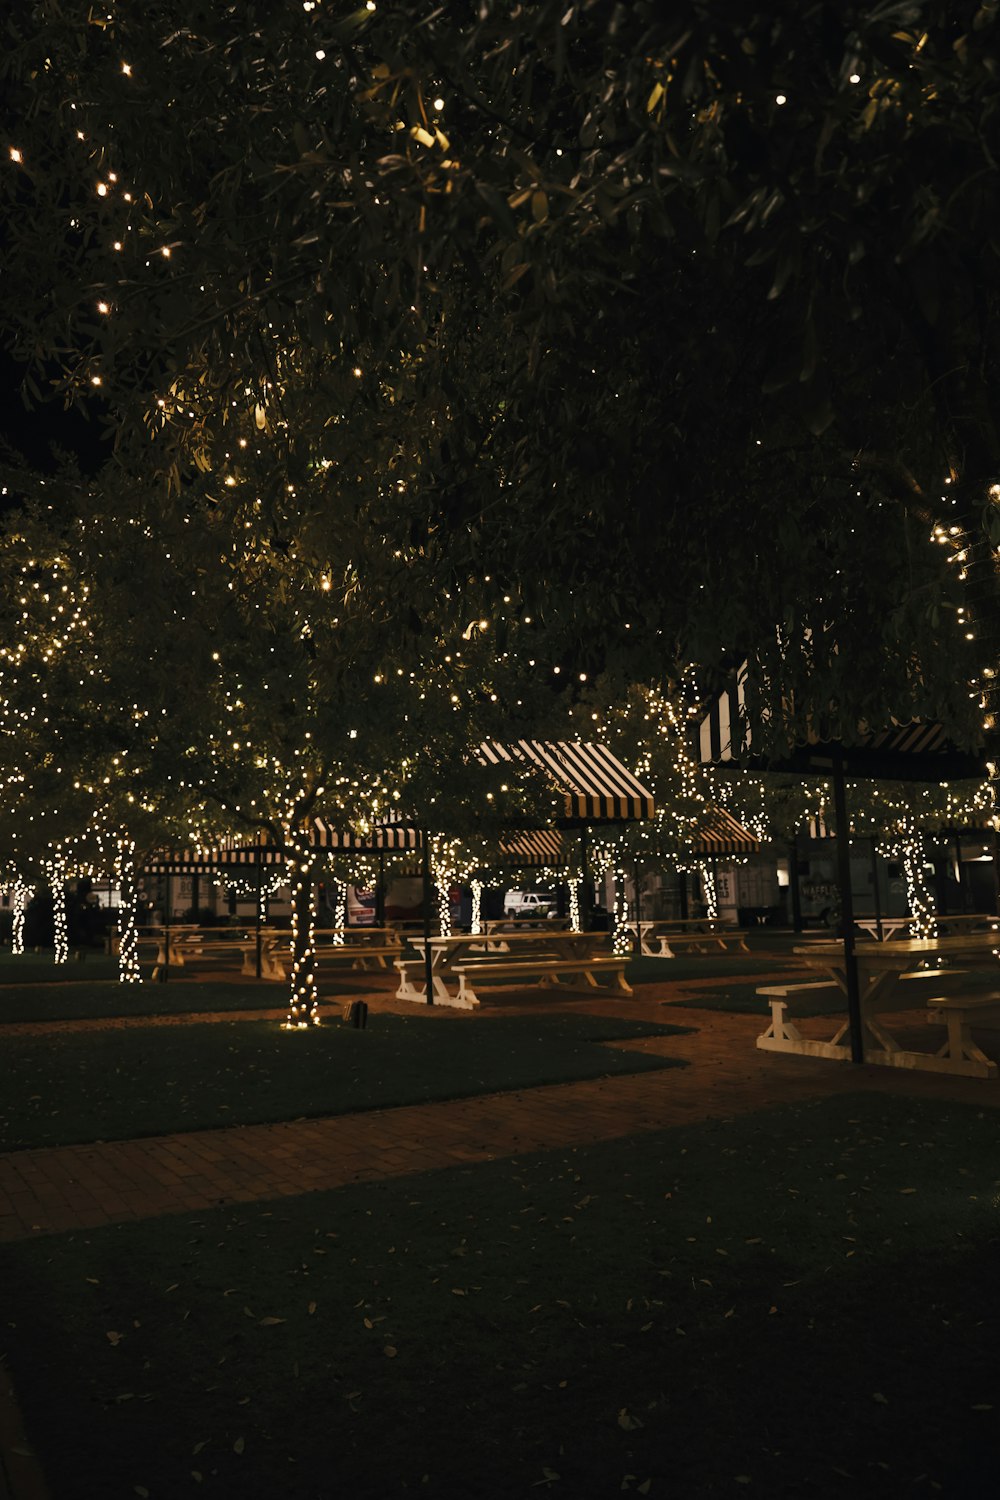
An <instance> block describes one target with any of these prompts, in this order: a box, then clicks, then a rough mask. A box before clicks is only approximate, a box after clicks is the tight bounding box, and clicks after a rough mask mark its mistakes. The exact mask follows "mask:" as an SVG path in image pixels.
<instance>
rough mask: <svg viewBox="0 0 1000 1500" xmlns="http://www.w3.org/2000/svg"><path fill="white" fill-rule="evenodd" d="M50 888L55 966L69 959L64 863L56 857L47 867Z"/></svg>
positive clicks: (59, 856) (60, 857) (58, 856)
mask: <svg viewBox="0 0 1000 1500" xmlns="http://www.w3.org/2000/svg"><path fill="white" fill-rule="evenodd" d="M49 879H50V883H51V886H52V923H53V927H54V929H55V936H54V940H53V957H54V961H55V962H56V963H57V964H64V963H66V962H67V960H68V959H69V929H68V926H67V919H66V861H65V860H64V859H63V857H62V855H61V854H60V855H57V856H56V858H55V859H53V860H52V861H51V863H50V865H49Z"/></svg>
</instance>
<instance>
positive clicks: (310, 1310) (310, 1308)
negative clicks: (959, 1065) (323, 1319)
mask: <svg viewBox="0 0 1000 1500" xmlns="http://www.w3.org/2000/svg"><path fill="white" fill-rule="evenodd" d="M306 1311H307V1312H308V1313H309V1316H310V1317H312V1315H313V1313H314V1312H315V1311H316V1304H315V1302H310V1304H309V1306H308V1308H307V1309H306Z"/></svg>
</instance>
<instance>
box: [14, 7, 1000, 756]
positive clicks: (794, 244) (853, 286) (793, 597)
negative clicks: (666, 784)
mask: <svg viewBox="0 0 1000 1500" xmlns="http://www.w3.org/2000/svg"><path fill="white" fill-rule="evenodd" d="M31 23H32V24H31V25H30V26H29V25H28V24H27V23H24V24H22V25H21V26H19V25H18V24H17V23H16V22H15V23H11V24H10V45H9V47H8V50H7V54H6V57H5V60H4V68H5V70H6V72H5V76H6V79H7V81H8V84H9V86H10V98H11V104H10V106H9V107H10V108H11V109H12V110H13V111H14V118H15V119H16V123H17V126H18V130H17V144H15V145H14V147H13V153H14V156H13V159H12V161H11V163H10V166H9V169H8V173H7V178H6V184H5V190H6V191H7V193H8V195H9V202H10V204H11V207H12V209H14V210H16V212H12V214H11V216H10V217H11V223H12V234H13V236H14V240H13V249H14V252H15V253H14V255H13V256H12V264H13V267H14V275H13V276H12V278H11V279H10V281H9V286H10V292H9V300H8V307H7V318H8V320H10V321H11V322H12V323H13V324H14V332H15V336H16V339H17V343H18V345H19V348H20V351H21V353H22V355H24V356H25V357H27V358H29V359H30V361H31V368H30V370H29V379H32V380H34V381H35V383H36V386H37V387H38V388H39V389H42V385H41V384H40V383H41V382H46V381H49V382H54V383H55V386H56V388H57V390H59V391H60V392H64V393H65V394H66V395H67V396H68V397H69V398H70V399H71V400H74V401H77V402H79V403H81V404H83V405H87V406H90V407H93V405H94V403H95V401H96V402H99V403H100V407H99V410H100V412H101V413H102V414H105V415H106V416H107V417H108V418H109V419H111V420H112V422H113V425H114V427H115V430H116V434H117V461H118V462H119V463H121V464H122V465H123V466H124V467H125V469H126V471H128V472H131V473H133V474H139V473H140V472H141V473H143V474H144V475H147V476H159V477H160V479H161V480H162V481H163V483H164V484H165V485H166V486H167V487H168V488H169V490H170V492H171V494H173V495H176V494H177V493H178V491H179V489H180V486H181V485H182V484H185V483H186V482H187V480H188V478H189V476H190V475H191V474H192V473H194V472H201V473H203V474H204V475H205V476H206V479H207V481H208V482H207V483H206V485H205V490H206V494H207V495H210V496H212V498H216V496H215V490H216V489H217V488H218V487H219V486H222V485H224V484H225V482H226V478H225V477H224V476H226V477H232V478H235V479H236V480H237V485H238V484H239V482H240V481H239V475H238V474H237V473H234V472H233V471H232V469H231V467H227V466H229V465H231V464H232V462H233V460H234V458H235V457H236V448H235V443H236V441H237V437H236V431H237V424H236V422H235V417H238V418H239V419H240V420H241V421H244V422H247V423H250V422H252V423H253V424H254V425H255V426H256V425H257V424H260V430H264V431H267V430H271V431H273V432H275V433H280V434H282V441H283V444H284V448H285V469H286V473H285V475H284V477H283V479H282V480H281V482H280V483H279V482H278V479H277V475H276V474H275V479H274V482H273V484H272V485H271V486H270V487H269V488H268V490H267V492H266V493H265V494H264V495H262V496H260V497H259V498H260V500H261V506H260V515H259V518H258V520H257V521H256V522H255V523H254V524H253V525H251V527H250V529H249V532H248V536H247V540H248V542H250V543H251V544H252V545H253V546H254V548H255V549H256V548H266V547H277V548H279V550H280V548H281V547H282V546H283V545H285V544H286V543H287V537H286V530H287V528H286V526H285V521H286V520H287V516H288V512H289V508H290V505H291V502H289V500H288V499H287V496H288V494H289V491H288V485H289V484H291V485H292V486H293V487H294V486H296V485H297V484H298V482H299V480H300V477H301V475H302V473H303V471H304V469H305V468H307V467H308V464H309V463H310V461H311V459H312V457H313V456H314V455H316V454H317V453H321V452H322V453H324V454H325V456H326V458H327V460H328V462H329V464H330V465H331V468H332V469H333V471H334V477H335V479H336V513H337V515H338V517H343V516H345V515H351V516H353V517H355V518H356V520H357V522H358V525H359V530H360V531H361V532H362V533H363V534H364V535H365V536H366V537H368V538H369V539H370V540H371V539H374V538H378V539H379V540H380V542H381V543H382V545H383V546H384V545H388V547H389V550H390V552H394V551H395V550H396V547H397V545H398V546H399V547H400V548H401V549H403V550H405V548H407V547H410V548H413V549H414V551H415V552H416V553H417V554H418V555H419V556H420V558H421V561H422V564H423V565H424V566H425V567H426V568H427V569H428V571H429V572H430V573H431V574H433V575H435V576H436V577H437V578H438V579H440V580H442V581H443V580H447V581H448V582H450V583H451V584H452V586H453V587H454V588H455V589H459V588H460V589H462V590H464V591H465V597H466V599H467V601H468V602H469V603H470V604H471V605H473V610H472V611H470V614H472V613H476V614H478V613H481V614H482V615H483V616H484V617H486V618H490V619H493V618H494V617H495V616H497V615H499V614H500V613H501V611H500V610H499V608H498V604H499V602H500V601H501V600H502V599H503V597H504V595H509V596H510V597H511V598H512V599H514V600H516V601H517V603H518V605H519V611H518V612H519V613H527V614H530V615H531V616H532V617H533V618H534V619H535V620H536V621H541V622H542V624H543V626H544V629H545V633H546V637H547V639H546V645H545V656H546V657H547V658H548V660H549V661H550V662H553V663H556V664H559V665H561V666H562V667H564V669H568V670H569V671H571V672H575V671H576V670H577V669H580V670H584V671H587V672H589V673H593V672H594V671H595V670H597V669H598V668H599V667H602V666H603V667H605V668H607V669H608V670H619V671H621V672H623V673H626V674H628V675H629V676H631V677H632V678H633V679H636V680H643V679H653V680H655V679H658V678H660V677H662V675H663V674H664V673H665V672H669V671H671V670H673V671H677V670H679V669H680V668H681V667H683V666H684V665H686V664H687V663H689V662H695V663H697V664H698V665H699V666H700V667H701V668H703V669H706V670H708V671H715V672H717V671H718V670H720V668H722V667H723V666H724V665H725V664H726V661H727V659H729V660H731V659H735V660H736V661H739V660H742V659H743V657H744V656H745V655H747V654H749V660H750V663H751V676H750V684H749V685H750V693H751V704H752V707H753V709H754V711H755V716H757V717H760V714H761V712H762V711H763V710H765V709H766V710H768V712H769V717H768V720H767V722H768V723H769V725H770V728H771V730H772V732H773V733H774V735H775V737H776V738H780V737H782V736H785V735H792V734H794V733H796V732H797V731H801V729H802V727H803V726H804V725H805V723H806V722H807V721H810V722H812V723H813V724H816V723H817V722H822V724H823V727H824V728H825V729H826V730H827V731H828V732H829V733H834V734H835V733H839V734H841V735H843V736H845V737H851V736H853V735H854V734H856V733H857V725H858V722H859V720H867V721H869V722H874V721H875V720H877V719H878V718H882V717H884V716H885V715H886V714H887V713H893V714H895V715H897V716H898V717H908V716H909V715H910V714H912V713H917V712H924V713H934V714H935V715H939V716H943V717H944V718H945V719H946V720H947V721H948V723H949V725H950V727H951V728H952V729H953V731H954V732H955V733H956V734H957V735H958V736H959V737H961V738H962V739H963V740H964V741H966V742H975V741H976V740H978V739H979V738H980V731H981V728H982V725H983V724H985V730H984V731H983V732H984V733H985V735H986V736H987V737H989V736H991V735H992V734H993V733H994V731H995V725H994V724H993V722H992V721H993V720H994V719H995V713H994V708H995V705H994V704H993V703H992V698H991V694H992V693H993V691H994V689H993V687H992V686H991V684H992V683H993V682H995V678H993V677H989V676H988V675H987V674H988V673H990V672H994V671H995V665H994V658H995V654H996V629H995V626H996V607H997V606H996V578H995V561H994V553H993V542H994V540H996V537H997V532H996V524H995V523H996V515H997V512H996V507H995V505H994V498H993V495H992V493H991V489H992V475H993V472H994V468H993V463H994V460H993V455H994V453H995V451H996V434H995V432H994V430H993V417H992V414H991V413H992V406H991V392H992V390H993V388H994V387H995V365H996V350H995V338H996V334H995V327H996V317H995V311H996V310H995V307H994V298H995V293H994V290H993V288H994V284H995V281H996V277H995V266H994V256H995V253H996V251H995V247H994V242H993V238H992V234H991V230H990V223H989V214H990V209H991V198H990V193H989V186H988V185H989V175H988V174H989V173H990V172H991V171H992V163H993V160H994V157H995V151H994V135H995V128H996V127H995V120H996V100H997V89H998V87H1000V85H998V83H997V81H996V78H995V76H994V75H995V69H994V67H993V58H994V53H995V43H996V32H997V25H998V22H997V19H996V16H995V14H994V11H993V9H992V7H990V6H988V5H986V6H982V7H981V8H980V7H978V6H977V5H974V4H970V3H967V4H963V5H962V6H959V7H958V8H957V10H956V9H955V8H954V7H953V8H951V9H950V10H949V11H948V12H947V13H946V14H944V15H942V14H941V13H940V10H939V8H937V7H933V6H931V5H930V4H929V3H927V0H897V3H887V4H885V5H881V6H878V7H876V8H875V9H874V10H872V9H871V8H870V7H864V6H860V5H857V4H849V5H846V6H844V5H833V4H832V3H820V4H817V5H815V6H813V7H811V8H808V9H807V10H806V11H805V12H803V11H802V9H801V7H800V6H797V5H795V4H793V3H792V0H783V3H782V4H779V5H778V6H776V7H775V6H768V7H766V8H764V7H750V8H747V7H746V6H745V5H743V4H742V3H737V0H728V3H727V4H723V5H718V4H715V3H713V4H711V5H709V4H707V3H701V4H697V5H693V6H691V7H689V12H688V13H686V15H685V18H684V23H683V25H681V24H680V23H678V22H677V21H676V20H675V19H674V17H673V16H672V14H671V13H669V12H666V13H664V12H661V11H660V9H658V8H656V7H653V6H650V5H648V4H645V3H642V4H636V5H634V6H629V7H602V6H592V5H583V4H572V3H571V4H569V5H568V6H567V5H566V4H565V3H561V4H559V5H556V4H555V3H552V0H540V3H539V4H537V5H535V6H532V7H530V8H528V7H523V8H521V9H520V10H519V11H517V12H516V13H515V14H513V15H512V14H511V12H510V9H509V7H507V6H501V5H498V4H491V3H485V4H483V5H481V6H479V7H477V8H476V10H475V11H474V12H473V11H468V10H465V9H464V8H460V9H459V10H456V9H455V8H453V7H443V8H442V7H439V8H436V9H432V8H431V7H427V6H424V5H423V4H419V3H416V0H412V3H409V4H401V5H399V6H397V7H391V8H390V7H386V8H382V7H379V8H378V9H377V10H376V11H375V12H367V11H364V12H362V11H359V12H357V13H355V14H353V15H351V16H350V17H347V18H342V19H335V20H334V21H332V22H331V21H330V19H329V18H328V17H327V16H326V15H325V14H324V13H323V9H322V7H314V8H313V10H311V11H310V12H305V11H304V12H303V15H302V16H301V17H298V18H297V20H296V22H295V23H291V22H289V20H288V18H287V17H286V16H285V14H284V13H283V12H280V11H275V10H274V8H273V7H265V6H262V5H259V4H254V5H251V6H250V7H245V6H244V7H240V8H239V10H238V12H237V10H236V9H235V8H233V7H221V8H217V9H216V10H214V11H213V12H212V13H211V14H210V15H207V16H198V17H197V18H193V17H192V16H191V15H190V13H189V10H188V9H186V8H182V7H180V6H178V5H177V4H176V3H174V0H158V3H157V0H154V3H153V4H151V5H148V6H145V7H143V9H142V10H141V11H132V10H129V11H126V10H125V9H124V8H118V7H116V6H114V5H111V6H109V8H108V10H107V11H106V12H104V13H103V15H102V17H101V18H95V17H91V18H90V19H89V21H87V22H84V20H83V19H82V18H81V17H78V16H77V15H76V14H75V13H74V14H73V15H66V14H64V11H63V8H62V7H61V6H58V5H57V4H56V3H55V0H48V3H46V0H40V3H39V4H38V5H37V6H36V8H35V11H34V13H33V15H32V17H31ZM438 100H440V101H441V106H440V107H438V103H437V101H438ZM78 137H82V139H80V138H78ZM12 139H13V137H12ZM67 143H68V144H69V150H67ZM74 152H75V153H76V154H75V155H74ZM118 247H120V248H118ZM102 309H106V310H102ZM293 377H296V378H298V393H297V394H294V393H292V392H291V390H290V388H291V386H293V385H294V384H295V378H293ZM96 382H99V384H98V383H96ZM234 414H235V417H234ZM247 441H248V444H249V441H250V439H247ZM227 455H228V458H227ZM372 473H375V474H376V475H377V476H378V481H379V482H378V483H377V484H374V485H373V484H371V483H369V482H367V481H368V480H369V478H370V476H371V474H372ZM389 475H392V476H393V480H392V482H390V483H387V482H386V480H387V476H389ZM945 478H948V479H950V480H951V481H952V482H951V484H950V485H944V484H943V483H942V481H943V480H944V479H945ZM393 483H394V484H395V486H396V488H395V491H393ZM399 485H402V487H403V488H402V490H400V488H399ZM998 493H1000V492H998ZM401 494H402V495H403V496H405V502H404V504H403V505H402V508H401V509H400V508H399V507H398V506H397V505H396V502H395V498H394V497H398V496H399V495H401ZM949 501H953V502H955V503H953V504H950V503H949ZM394 507H395V508H394ZM291 508H292V509H294V510H295V511H296V512H298V514H299V515H300V516H301V517H302V518H303V520H305V516H306V513H307V512H308V515H309V524H308V527H307V528H306V529H307V530H308V531H309V532H310V534H311V535H312V536H313V537H314V538H316V539H317V540H318V541H320V543H321V542H322V537H323V534H324V530H325V527H326V525H327V522H328V516H329V510H330V506H329V504H328V502H326V501H325V500H324V502H323V503H316V504H314V505H312V506H311V507H306V508H305V509H304V508H303V506H302V504H301V496H297V497H296V503H295V504H294V506H291ZM541 517H544V518H545V525H544V526H541V525H539V518H541ZM938 522H941V532H940V534H941V540H942V541H943V542H944V545H943V546H940V547H934V546H928V544H927V543H928V537H929V535H930V533H931V532H932V530H933V529H934V528H935V527H936V525H937V523H938ZM952 527H955V528H956V529H955V531H954V532H952V529H951V528H952ZM323 551H324V547H323V546H322V544H320V545H319V546H318V549H317V556H322V554H323ZM255 555H257V554H256V553H255ZM370 556H371V553H370V551H369V553H367V554H366V561H367V560H368V558H369V557H370ZM748 559H752V566H748ZM948 559H951V560H952V562H951V565H950V566H949V563H948ZM487 570H488V572H487ZM963 575H964V576H963ZM963 585H964V589H963ZM595 597H599V598H600V601H601V626H600V639H599V640H596V639H595V634H596V633H595V631H594V628H593V614H594V600H595ZM960 609H963V610H964V611H965V613H964V615H960V614H959V610H960ZM401 623H404V626H405V631H406V633H408V634H411V635H412V633H413V632H414V631H415V629H416V622H414V621H413V620H412V619H410V618H409V617H408V616H407V615H404V617H403V620H402V621H401ZM498 624H499V621H498ZM969 635H971V637H972V639H971V640H968V641H967V640H966V637H967V636H969ZM731 653H738V654H737V655H736V656H735V657H732V655H731ZM956 661H960V662H964V663H965V666H964V667H963V669H962V670H961V671H960V672H958V673H956V672H955V671H954V664H955V662H956ZM970 681H971V682H973V683H974V684H975V686H974V688H973V693H974V696H973V698H972V699H971V700H970V698H969V690H968V687H967V685H966V684H967V683H968V682H970ZM979 696H982V697H983V698H984V700H985V712H984V718H983V719H982V720H981V719H980V715H979V712H978V704H977V701H976V700H977V698H978V697H979ZM992 758H994V759H1000V758H998V757H992Z"/></svg>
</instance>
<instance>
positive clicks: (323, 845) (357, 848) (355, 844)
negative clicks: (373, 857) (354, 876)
mask: <svg viewBox="0 0 1000 1500" xmlns="http://www.w3.org/2000/svg"><path fill="white" fill-rule="evenodd" d="M309 842H310V843H311V844H312V845H313V846H314V847H315V848H317V849H333V850H338V849H342V850H345V851H347V852H348V853H356V854H376V853H379V852H384V851H387V850H391V849H422V848H423V843H424V836H423V833H422V832H421V830H420V829H419V828H414V827H412V826H411V825H410V824H408V823H397V822H395V821H387V822H384V823H377V824H376V825H375V826H374V827H373V828H372V830H371V832H370V833H366V834H359V833H349V832H346V831H345V830H344V829H342V828H334V827H333V825H332V824H331V823H329V822H327V820H326V819H325V818H312V819H311V820H310V825H309Z"/></svg>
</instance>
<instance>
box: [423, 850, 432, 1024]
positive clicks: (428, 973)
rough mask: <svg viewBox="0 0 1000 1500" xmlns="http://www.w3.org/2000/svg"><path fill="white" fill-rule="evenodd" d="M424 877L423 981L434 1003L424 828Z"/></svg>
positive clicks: (428, 863)
mask: <svg viewBox="0 0 1000 1500" xmlns="http://www.w3.org/2000/svg"><path fill="white" fill-rule="evenodd" d="M421 872H422V874H423V878H424V900H423V912H424V982H425V984H426V986H427V1004H428V1005H433V1004H434V958H433V955H432V953H431V840H430V835H429V833H428V832H427V829H426V828H425V829H424V848H423V858H422V860H421Z"/></svg>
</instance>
